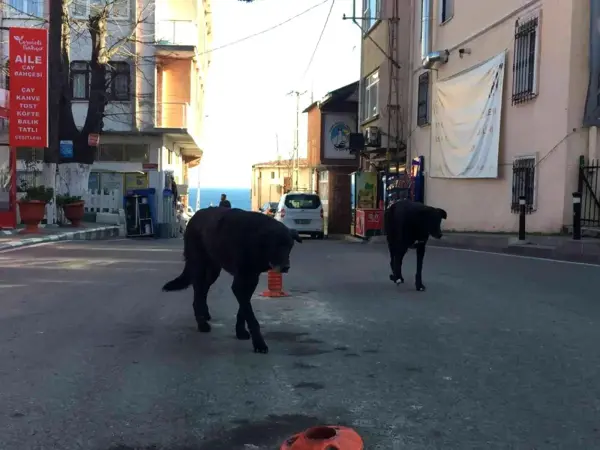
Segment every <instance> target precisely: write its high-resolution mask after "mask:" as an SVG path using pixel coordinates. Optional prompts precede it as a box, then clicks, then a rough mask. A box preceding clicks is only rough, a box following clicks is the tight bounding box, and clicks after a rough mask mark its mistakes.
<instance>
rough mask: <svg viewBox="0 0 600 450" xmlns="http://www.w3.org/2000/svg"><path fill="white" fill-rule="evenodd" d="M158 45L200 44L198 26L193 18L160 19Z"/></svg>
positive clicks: (157, 25)
mask: <svg viewBox="0 0 600 450" xmlns="http://www.w3.org/2000/svg"><path fill="white" fill-rule="evenodd" d="M155 35H156V44H157V45H185V46H196V45H198V28H197V26H196V23H195V22H193V21H191V20H160V21H157V22H156V33H155Z"/></svg>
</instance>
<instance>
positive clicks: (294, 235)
mask: <svg viewBox="0 0 600 450" xmlns="http://www.w3.org/2000/svg"><path fill="white" fill-rule="evenodd" d="M290 236H292V239H293V240H295V241H296V242H297V243H298V244H302V238H301V237H300V235H299V234H298V231H296V230H290Z"/></svg>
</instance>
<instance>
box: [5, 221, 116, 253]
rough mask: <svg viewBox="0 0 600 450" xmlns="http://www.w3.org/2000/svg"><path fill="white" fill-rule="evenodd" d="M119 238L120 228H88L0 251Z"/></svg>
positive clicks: (16, 243) (32, 239) (30, 240)
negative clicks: (47, 243) (48, 244)
mask: <svg viewBox="0 0 600 450" xmlns="http://www.w3.org/2000/svg"><path fill="white" fill-rule="evenodd" d="M118 236H119V226H118V225H115V226H109V227H96V228H88V229H86V230H77V231H68V232H66V233H61V234H49V235H46V236H39V237H29V238H24V239H21V240H19V241H14V242H10V243H7V244H0V251H2V250H8V249H12V248H19V247H26V246H28V245H34V244H41V243H45V242H59V241H96V240H100V239H106V238H110V237H118Z"/></svg>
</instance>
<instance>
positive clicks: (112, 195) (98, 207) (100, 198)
mask: <svg viewBox="0 0 600 450" xmlns="http://www.w3.org/2000/svg"><path fill="white" fill-rule="evenodd" d="M82 199H83V200H84V201H85V210H86V212H107V213H115V214H116V213H118V212H119V209H123V197H122V195H121V193H120V191H119V190H114V191H111V192H109V193H104V191H102V190H96V189H91V190H89V191H88V192H87V193H86V194H85V195H84V196H83V198H82Z"/></svg>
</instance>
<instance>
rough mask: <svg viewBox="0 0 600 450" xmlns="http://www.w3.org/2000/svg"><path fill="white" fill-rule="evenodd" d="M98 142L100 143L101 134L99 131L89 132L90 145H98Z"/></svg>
mask: <svg viewBox="0 0 600 450" xmlns="http://www.w3.org/2000/svg"><path fill="white" fill-rule="evenodd" d="M98 144H100V135H99V134H98V133H90V134H88V145H89V146H90V147H98Z"/></svg>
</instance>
